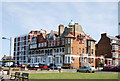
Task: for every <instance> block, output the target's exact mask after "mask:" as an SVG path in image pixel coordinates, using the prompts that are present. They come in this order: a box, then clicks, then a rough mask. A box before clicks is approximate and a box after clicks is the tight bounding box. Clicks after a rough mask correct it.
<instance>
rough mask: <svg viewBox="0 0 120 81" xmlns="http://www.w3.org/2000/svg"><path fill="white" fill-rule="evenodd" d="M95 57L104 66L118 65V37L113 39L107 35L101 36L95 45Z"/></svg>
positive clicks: (119, 51) (119, 52)
mask: <svg viewBox="0 0 120 81" xmlns="http://www.w3.org/2000/svg"><path fill="white" fill-rule="evenodd" d="M96 57H98V61H101V62H104V63H105V64H106V65H120V35H118V36H115V37H114V36H110V35H108V34H107V33H103V34H101V38H100V40H99V41H98V43H97V44H96ZM98 61H96V63H97V62H98ZM97 64H98V63H97ZM97 64H96V65H97Z"/></svg>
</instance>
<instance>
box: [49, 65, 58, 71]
mask: <svg viewBox="0 0 120 81" xmlns="http://www.w3.org/2000/svg"><path fill="white" fill-rule="evenodd" d="M50 69H55V70H57V69H58V67H57V66H50Z"/></svg>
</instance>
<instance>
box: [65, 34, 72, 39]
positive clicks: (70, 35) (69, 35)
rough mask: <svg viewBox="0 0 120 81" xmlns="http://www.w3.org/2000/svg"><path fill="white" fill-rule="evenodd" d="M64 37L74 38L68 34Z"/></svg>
mask: <svg viewBox="0 0 120 81" xmlns="http://www.w3.org/2000/svg"><path fill="white" fill-rule="evenodd" d="M65 37H70V38H71V37H74V36H73V35H72V34H70V33H69V34H68V35H66V36H65Z"/></svg>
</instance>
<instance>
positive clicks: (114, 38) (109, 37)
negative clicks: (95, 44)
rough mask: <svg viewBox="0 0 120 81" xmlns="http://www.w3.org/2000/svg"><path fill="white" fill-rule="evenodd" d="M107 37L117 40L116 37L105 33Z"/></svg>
mask: <svg viewBox="0 0 120 81" xmlns="http://www.w3.org/2000/svg"><path fill="white" fill-rule="evenodd" d="M107 37H108V38H110V39H114V40H118V38H117V37H113V36H110V35H107Z"/></svg>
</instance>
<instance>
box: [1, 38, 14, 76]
mask: <svg viewBox="0 0 120 81" xmlns="http://www.w3.org/2000/svg"><path fill="white" fill-rule="evenodd" d="M2 39H6V40H9V41H10V54H9V56H10V59H9V70H8V73H7V74H8V75H10V61H11V45H12V44H11V43H12V37H10V38H6V37H2Z"/></svg>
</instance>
